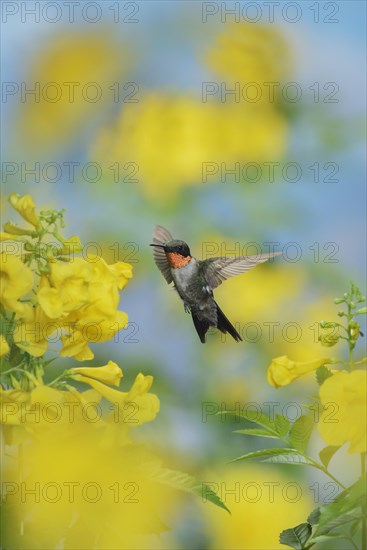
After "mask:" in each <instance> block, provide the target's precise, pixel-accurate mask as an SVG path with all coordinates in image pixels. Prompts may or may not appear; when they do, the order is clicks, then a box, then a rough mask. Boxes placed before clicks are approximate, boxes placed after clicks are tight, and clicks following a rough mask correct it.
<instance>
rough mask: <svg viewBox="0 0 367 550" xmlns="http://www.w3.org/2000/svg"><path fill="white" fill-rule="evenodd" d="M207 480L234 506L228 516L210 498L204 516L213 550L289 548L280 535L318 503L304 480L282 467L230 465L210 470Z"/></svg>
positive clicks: (226, 502)
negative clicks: (286, 472)
mask: <svg viewBox="0 0 367 550" xmlns="http://www.w3.org/2000/svg"><path fill="white" fill-rule="evenodd" d="M204 481H205V482H206V483H207V484H208V485H209V487H211V488H212V489H214V490H215V491H216V492H217V494H218V496H219V497H220V498H221V499H222V500H223V501H224V503H225V504H226V506H227V507H228V508H229V509H230V511H231V514H226V513H224V512H223V510H220V509H218V508H216V507H214V506H210V503H209V502H205V490H203V502H204V505H203V507H202V508H203V516H204V521H205V525H206V530H205V531H206V532H207V533H208V534H209V537H210V538H209V541H208V543H207V544H206V547H207V548H210V549H211V550H223V549H224V548H226V549H228V550H243V549H246V550H264V549H267V550H268V549H269V550H270V549H271V550H275V549H278V548H279V549H280V548H284V546H283V545H281V544H280V543H279V533H280V532H281V531H282V530H283V529H287V528H288V527H289V526H290V525H297V524H299V523H302V522H304V519H305V517H307V515H308V514H309V513H310V510H311V509H312V506H313V503H312V500H311V498H309V496H308V495H309V493H307V489H306V487H304V486H303V484H302V482H301V481H300V478H299V477H298V476H297V477H296V478H294V477H291V474H290V475H289V477H287V476H286V475H284V473H281V472H280V471H279V470H278V469H273V468H269V467H266V465H265V464H262V465H261V466H253V465H249V464H246V465H243V464H241V465H237V466H233V465H229V466H228V465H226V468H225V469H222V470H221V471H219V472H218V470H216V471H215V473H212V474H207V476H206V478H204Z"/></svg>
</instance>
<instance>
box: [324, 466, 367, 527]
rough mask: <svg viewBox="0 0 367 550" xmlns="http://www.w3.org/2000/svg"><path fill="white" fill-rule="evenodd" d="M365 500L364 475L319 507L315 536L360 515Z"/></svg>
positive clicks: (352, 520) (356, 518) (351, 520)
mask: <svg viewBox="0 0 367 550" xmlns="http://www.w3.org/2000/svg"><path fill="white" fill-rule="evenodd" d="M365 502H366V475H363V476H361V477H360V479H359V480H358V481H357V482H356V483H354V484H353V485H352V486H351V487H349V488H348V489H346V490H345V491H343V492H342V493H340V494H339V495H338V496H337V497H336V498H335V499H334V500H333V502H331V503H330V504H325V505H324V506H321V507H320V519H319V521H318V525H317V529H316V532H315V536H319V535H327V534H329V532H330V531H331V530H333V529H335V528H337V527H341V526H343V525H345V524H347V523H350V522H354V521H356V520H358V519H359V518H360V517H361V514H362V512H361V507H362V506H364V505H365Z"/></svg>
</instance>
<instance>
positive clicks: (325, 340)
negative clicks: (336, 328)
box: [319, 334, 340, 348]
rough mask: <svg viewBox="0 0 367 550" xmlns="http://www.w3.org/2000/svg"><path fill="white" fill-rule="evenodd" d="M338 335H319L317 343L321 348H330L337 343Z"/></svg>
mask: <svg viewBox="0 0 367 550" xmlns="http://www.w3.org/2000/svg"><path fill="white" fill-rule="evenodd" d="M339 338H340V336H339V334H321V335H320V336H319V342H320V344H321V345H322V346H324V347H326V348H331V347H333V346H335V344H337V343H338V341H339Z"/></svg>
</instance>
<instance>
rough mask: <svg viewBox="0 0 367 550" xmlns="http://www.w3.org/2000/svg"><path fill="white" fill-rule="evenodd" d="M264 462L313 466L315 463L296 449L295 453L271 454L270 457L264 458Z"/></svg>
mask: <svg viewBox="0 0 367 550" xmlns="http://www.w3.org/2000/svg"><path fill="white" fill-rule="evenodd" d="M263 462H273V463H276V464H291V465H294V466H304V465H306V466H307V465H308V466H313V463H312V462H311V461H310V460H308V459H307V458H306V457H304V456H302V455H301V454H299V453H298V451H295V453H294V454H287V455H278V456H271V457H270V458H267V459H265V460H263Z"/></svg>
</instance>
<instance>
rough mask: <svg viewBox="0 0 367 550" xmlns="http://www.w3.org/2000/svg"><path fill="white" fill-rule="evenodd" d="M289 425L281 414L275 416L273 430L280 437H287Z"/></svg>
mask: <svg viewBox="0 0 367 550" xmlns="http://www.w3.org/2000/svg"><path fill="white" fill-rule="evenodd" d="M290 425H291V423H290V422H289V420H288V418H287V417H286V416H283V415H282V414H276V415H275V429H276V431H277V433H278V434H279V435H280V436H281V437H284V436H285V435H287V433H288V432H289V428H290Z"/></svg>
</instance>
